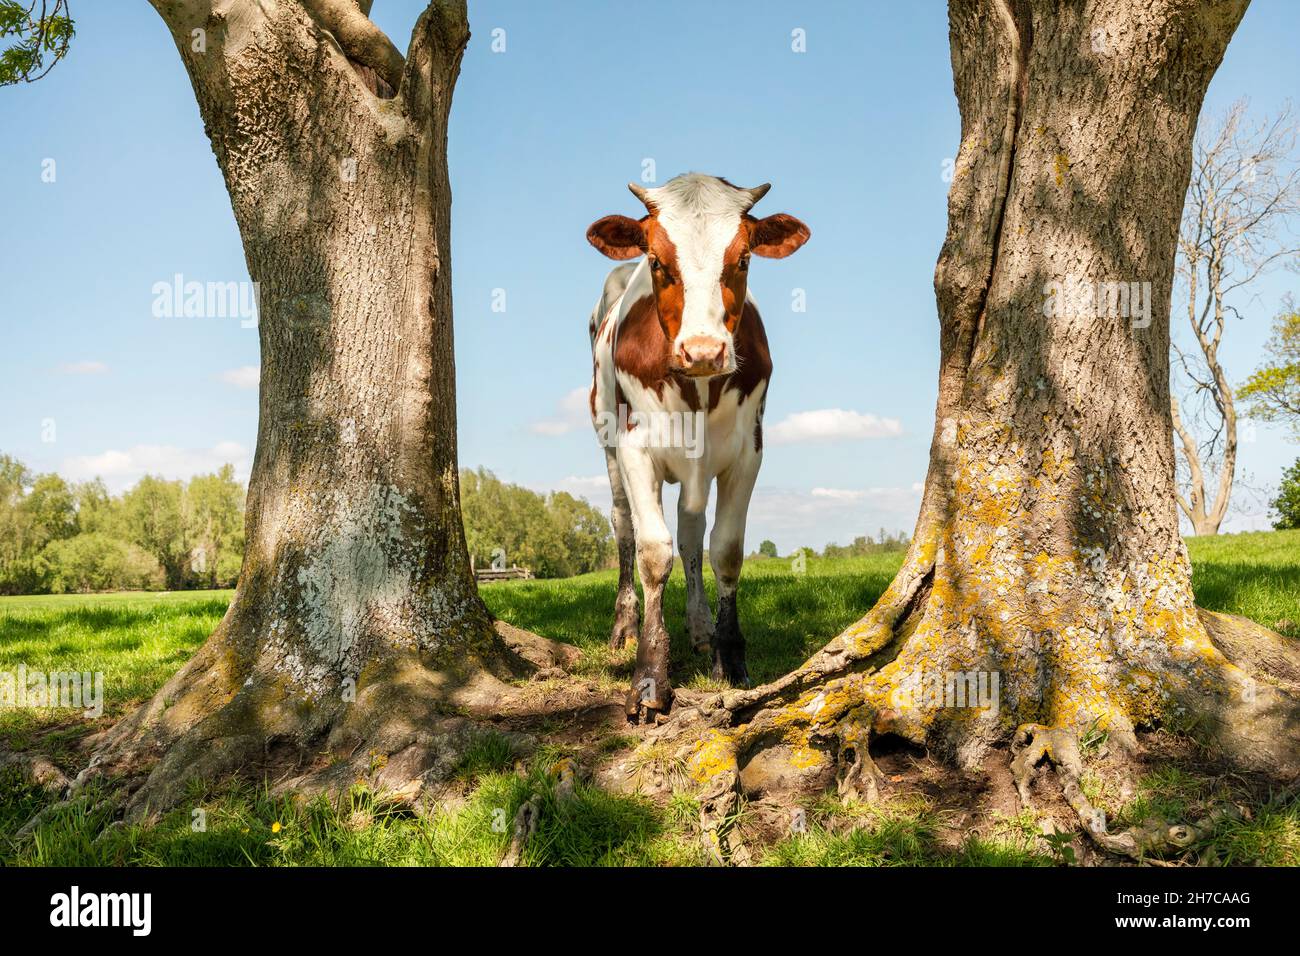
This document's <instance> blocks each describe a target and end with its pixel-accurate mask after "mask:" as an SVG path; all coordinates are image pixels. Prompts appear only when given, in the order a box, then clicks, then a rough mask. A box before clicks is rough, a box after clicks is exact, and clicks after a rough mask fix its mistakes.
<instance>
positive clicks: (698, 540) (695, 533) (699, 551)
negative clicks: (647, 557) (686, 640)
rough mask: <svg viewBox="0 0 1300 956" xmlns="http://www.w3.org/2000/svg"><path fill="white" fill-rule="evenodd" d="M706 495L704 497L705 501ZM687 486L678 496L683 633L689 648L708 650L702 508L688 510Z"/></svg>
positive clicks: (710, 631)
mask: <svg viewBox="0 0 1300 956" xmlns="http://www.w3.org/2000/svg"><path fill="white" fill-rule="evenodd" d="M707 501H708V499H707V498H706V499H705V504H707ZM688 507H689V503H688V502H687V489H686V486H685V485H683V486H682V493H681V496H680V497H678V499H677V549H678V550H679V551H680V552H681V555H682V567H683V568H684V569H685V571H686V633H687V634H688V635H689V636H690V639H691V649H692V650H694V651H701V652H704V653H708V651H709V649H710V647H711V646H712V644H713V612H712V611H710V610H709V597H708V595H707V594H705V593H704V525H705V517H704V511H703V510H701V511H698V512H693V511H690V510H688Z"/></svg>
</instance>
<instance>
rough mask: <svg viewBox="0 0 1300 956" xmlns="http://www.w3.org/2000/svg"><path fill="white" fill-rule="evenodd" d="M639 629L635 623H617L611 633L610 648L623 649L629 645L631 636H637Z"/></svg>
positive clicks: (613, 649)
mask: <svg viewBox="0 0 1300 956" xmlns="http://www.w3.org/2000/svg"><path fill="white" fill-rule="evenodd" d="M638 633H639V631H638V628H637V625H636V624H635V623H632V624H625V623H621V622H620V623H617V624H615V625H614V630H612V631H611V632H610V634H609V649H610V650H612V651H621V650H622V649H623V648H624V647H625V646H626V645H627V639H628V638H629V637H631V638H636V637H637V635H638Z"/></svg>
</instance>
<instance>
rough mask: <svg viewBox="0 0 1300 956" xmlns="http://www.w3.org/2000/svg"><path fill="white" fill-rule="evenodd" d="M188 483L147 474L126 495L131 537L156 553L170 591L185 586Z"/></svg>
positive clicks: (125, 511)
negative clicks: (185, 513) (186, 488)
mask: <svg viewBox="0 0 1300 956" xmlns="http://www.w3.org/2000/svg"><path fill="white" fill-rule="evenodd" d="M184 497H185V485H184V484H182V483H181V482H179V481H167V480H165V479H163V478H159V477H154V476H153V475H145V476H144V477H143V478H141V479H140V480H139V481H138V482H137V483H136V485H135V487H133V488H132V489H131V490H130V491H128V492H127V493H126V494H125V495H123V496H122V504H121V508H122V519H123V522H124V528H125V531H126V534H127V537H128V540H130V541H131V543H132V544H135V545H137V546H139V547H140V548H142V549H143V550H144V551H145V552H147V553H148V554H151V555H153V557H154V559H155V560H156V561H157V562H158V565H159V566H160V567H161V568H162V569H163V574H164V575H165V578H166V581H167V587H168V588H169V589H170V590H178V589H180V588H182V587H184V586H185V580H186V575H187V574H188V571H189V552H190V548H189V538H188V535H187V528H186V526H185V516H184V514H183V510H182V509H183V499H184Z"/></svg>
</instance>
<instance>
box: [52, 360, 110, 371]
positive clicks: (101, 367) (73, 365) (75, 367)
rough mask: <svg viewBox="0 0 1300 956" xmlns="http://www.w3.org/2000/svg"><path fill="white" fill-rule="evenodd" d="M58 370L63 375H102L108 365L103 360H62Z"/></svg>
mask: <svg viewBox="0 0 1300 956" xmlns="http://www.w3.org/2000/svg"><path fill="white" fill-rule="evenodd" d="M59 371H60V372H62V373H63V374H64V375H103V374H104V373H105V372H107V371H108V366H107V365H106V364H105V363H103V362H96V361H94V360H91V359H86V360H84V361H81V362H64V363H63V364H62V365H60V366H59Z"/></svg>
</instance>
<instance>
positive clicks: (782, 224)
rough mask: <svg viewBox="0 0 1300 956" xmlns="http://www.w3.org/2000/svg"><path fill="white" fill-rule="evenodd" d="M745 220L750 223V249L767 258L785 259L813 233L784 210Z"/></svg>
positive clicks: (749, 217) (755, 253) (748, 217)
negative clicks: (761, 217) (760, 217)
mask: <svg viewBox="0 0 1300 956" xmlns="http://www.w3.org/2000/svg"><path fill="white" fill-rule="evenodd" d="M745 221H746V222H747V223H748V225H749V251H750V252H752V253H753V254H754V255H756V256H762V257H764V258H765V259H784V258H785V257H786V256H788V255H790V253H792V252H794V251H795V250H796V249H798V248H799V247H800V246H802V245H803V244H804V243H805V242H807V241H808V237H809V236H810V235H811V233H810V232H809V231H808V227H807V226H805V225H804V224H803V223H802V222H800V221H799V220H798V219H796V218H794V216H787V215H786V214H785V213H783V212H778V213H776V214H774V215H771V216H767V217H765V218H763V219H755V218H754V217H753V216H746V217H745Z"/></svg>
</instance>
